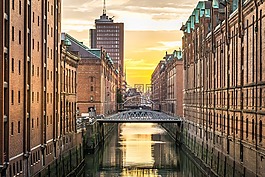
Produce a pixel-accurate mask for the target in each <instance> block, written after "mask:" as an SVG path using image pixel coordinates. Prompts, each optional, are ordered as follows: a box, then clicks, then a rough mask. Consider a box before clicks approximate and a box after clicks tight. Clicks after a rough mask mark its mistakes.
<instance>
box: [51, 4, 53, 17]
mask: <svg viewBox="0 0 265 177" xmlns="http://www.w3.org/2000/svg"><path fill="white" fill-rule="evenodd" d="M51 15H53V5H51Z"/></svg>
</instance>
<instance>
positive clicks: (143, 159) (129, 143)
mask: <svg viewBox="0 0 265 177" xmlns="http://www.w3.org/2000/svg"><path fill="white" fill-rule="evenodd" d="M84 176H93V177H113V176H115V177H116V176H124V177H160V176H161V177H171V176H172V177H173V176H174V177H176V176H177V177H186V176H189V177H193V176H194V177H195V176H196V177H200V176H204V175H203V174H202V173H201V172H200V171H199V170H198V168H197V167H196V166H195V165H194V164H193V163H192V162H191V160H190V159H188V157H186V156H185V154H184V153H183V152H182V151H181V150H179V148H178V147H176V145H175V143H174V141H173V140H172V139H171V138H170V137H169V136H168V135H167V133H166V132H165V130H164V129H163V128H161V127H160V126H159V125H157V124H152V123H143V124H139V123H136V124H132V123H131V124H121V125H120V126H119V128H118V129H116V130H114V132H113V133H112V134H111V137H110V138H109V139H108V141H106V142H105V146H104V148H102V149H100V151H98V152H97V153H96V154H94V155H87V158H86V171H85V172H84Z"/></svg>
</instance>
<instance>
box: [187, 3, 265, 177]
mask: <svg viewBox="0 0 265 177" xmlns="http://www.w3.org/2000/svg"><path fill="white" fill-rule="evenodd" d="M242 2H244V5H243V6H242V5H241V4H240V3H242ZM238 3H239V6H238ZM264 9H265V3H263V1H260V0H254V1H244V0H242V1H241V0H240V1H237V0H229V1H228V2H227V3H221V1H215V0H214V1H202V2H201V1H200V2H199V3H198V5H197V7H196V9H194V11H193V13H192V15H191V16H190V18H189V20H188V21H187V22H186V24H185V25H183V27H182V30H183V32H184V36H183V59H184V62H185V65H184V69H185V70H184V105H185V106H184V116H185V119H186V123H185V126H184V127H185V131H184V132H187V134H185V135H184V137H185V143H186V144H187V146H188V147H189V148H190V149H191V150H192V151H193V153H194V154H197V156H198V157H199V158H200V159H201V160H202V161H203V162H204V163H206V164H207V166H209V167H210V168H211V169H212V170H213V171H215V173H216V174H218V176H263V175H264V174H265V161H264V154H265V148H264V147H265V145H264V135H265V128H264V122H265V121H264V112H265V102H264V99H265V97H264V93H265V89H264V88H265V87H264V86H265V85H264V83H265V82H264V80H265V71H264V61H265V58H264V46H265V40H264V30H265V25H264V21H265V19H264ZM186 130H187V131H186ZM194 147H197V148H194Z"/></svg>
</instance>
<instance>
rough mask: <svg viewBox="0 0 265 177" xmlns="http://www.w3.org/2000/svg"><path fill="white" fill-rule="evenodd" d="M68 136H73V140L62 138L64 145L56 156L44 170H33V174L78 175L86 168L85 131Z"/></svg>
mask: <svg viewBox="0 0 265 177" xmlns="http://www.w3.org/2000/svg"><path fill="white" fill-rule="evenodd" d="M68 137H71V141H70V140H69V139H68V140H67V141H66V140H65V139H63V138H62V141H63V142H64V145H62V146H61V149H60V152H59V153H58V154H57V156H56V158H55V159H54V160H53V161H51V162H50V163H49V164H46V165H45V167H44V168H43V169H42V170H40V171H36V172H35V171H31V174H32V175H31V176H33V177H41V176H49V177H53V176H65V177H76V176H78V174H79V172H80V171H82V169H83V168H84V152H83V143H82V137H83V132H77V133H75V134H71V135H69V136H68ZM32 165H35V164H32Z"/></svg>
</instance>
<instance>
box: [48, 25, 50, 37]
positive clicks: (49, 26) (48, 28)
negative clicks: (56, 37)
mask: <svg viewBox="0 0 265 177" xmlns="http://www.w3.org/2000/svg"><path fill="white" fill-rule="evenodd" d="M49 33H50V25H48V35H49Z"/></svg>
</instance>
